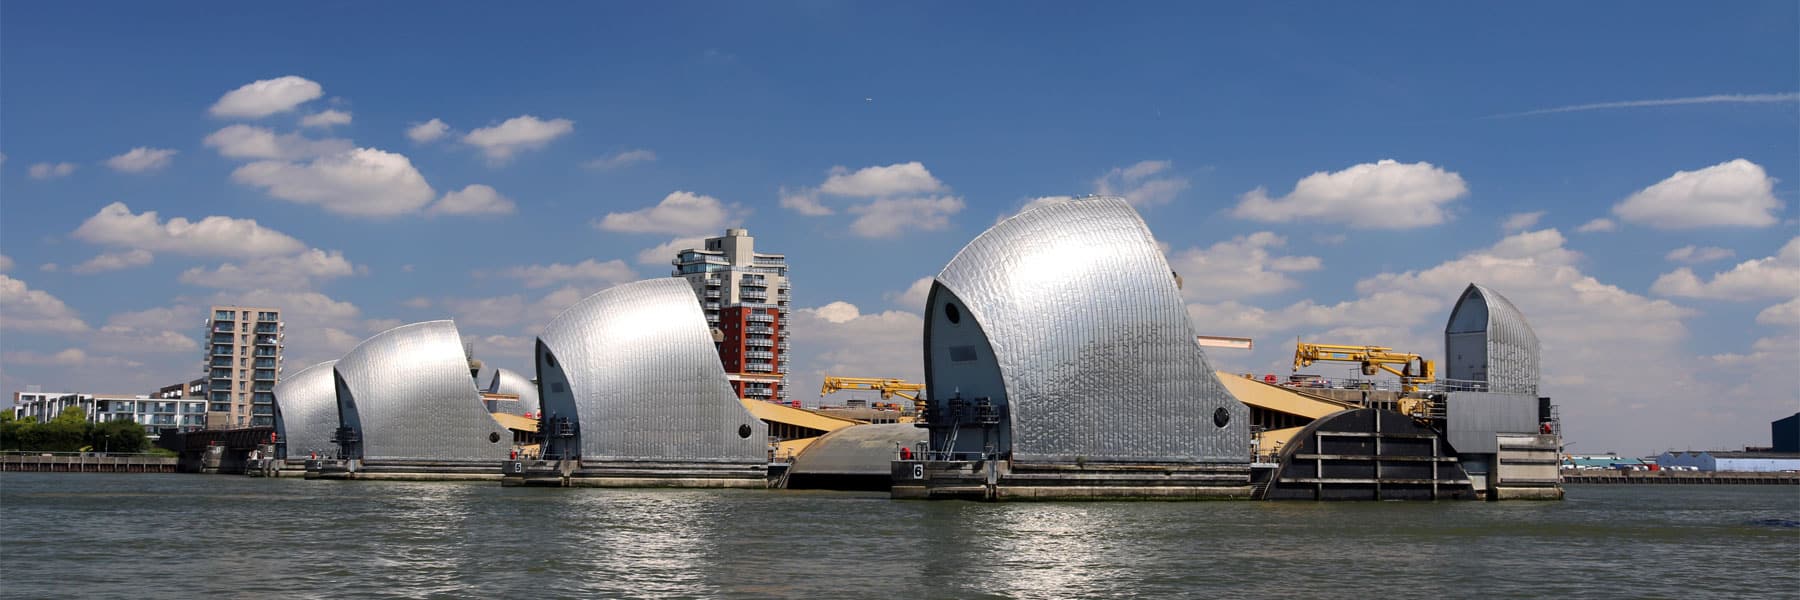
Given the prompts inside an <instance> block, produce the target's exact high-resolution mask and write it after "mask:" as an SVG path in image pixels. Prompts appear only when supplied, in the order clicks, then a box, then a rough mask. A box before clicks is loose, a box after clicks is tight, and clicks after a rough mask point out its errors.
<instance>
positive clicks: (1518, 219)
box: [1500, 210, 1544, 233]
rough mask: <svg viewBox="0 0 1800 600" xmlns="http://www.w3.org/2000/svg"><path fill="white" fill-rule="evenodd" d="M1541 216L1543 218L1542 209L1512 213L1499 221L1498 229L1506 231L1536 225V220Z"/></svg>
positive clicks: (1529, 227) (1522, 229) (1521, 229)
mask: <svg viewBox="0 0 1800 600" xmlns="http://www.w3.org/2000/svg"><path fill="white" fill-rule="evenodd" d="M1542 218H1544V211H1541V210H1537V211H1532V212H1522V213H1513V214H1510V215H1506V219H1505V220H1503V221H1501V222H1500V230H1501V231H1505V232H1507V233H1512V232H1515V231H1524V230H1527V229H1531V228H1533V227H1537V224H1538V220H1539V219H1542Z"/></svg>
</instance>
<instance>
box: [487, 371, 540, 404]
mask: <svg viewBox="0 0 1800 600" xmlns="http://www.w3.org/2000/svg"><path fill="white" fill-rule="evenodd" d="M487 391H488V393H490V394H512V395H515V396H518V397H519V401H518V402H504V403H501V406H502V407H503V410H500V411H498V412H505V413H511V414H515V415H523V414H525V413H532V414H537V411H538V389H537V384H535V383H532V382H531V378H530V377H526V376H524V375H520V374H519V373H518V372H517V371H513V370H511V369H495V370H494V378H493V379H492V380H489V381H488V388H487Z"/></svg>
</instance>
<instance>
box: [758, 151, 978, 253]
mask: <svg viewBox="0 0 1800 600" xmlns="http://www.w3.org/2000/svg"><path fill="white" fill-rule="evenodd" d="M948 189H949V187H948V186H946V185H944V182H942V181H939V180H938V178H937V177H936V176H934V175H932V174H931V171H930V170H929V169H926V168H925V165H924V164H923V163H920V162H918V161H913V162H904V163H894V164H891V165H882V166H873V167H864V168H861V169H857V170H855V171H852V170H850V169H848V168H846V167H843V166H836V167H832V168H831V170H830V171H828V172H827V174H826V178H825V182H824V183H821V184H819V186H818V187H807V188H797V189H789V188H787V187H782V188H781V206H782V208H786V209H788V210H791V211H794V212H796V213H799V214H802V215H806V216H809V217H820V216H825V215H831V214H836V213H837V210H836V209H833V208H832V207H831V206H828V205H826V204H825V202H824V200H823V198H822V197H823V196H835V197H839V198H855V199H860V200H863V201H864V202H863V203H862V204H859V205H856V206H852V207H850V212H851V214H856V215H862V216H861V217H860V218H858V219H856V221H855V222H854V223H852V224H851V231H853V232H855V233H856V234H858V235H861V236H863V237H893V236H895V235H898V234H899V232H900V230H901V229H902V228H904V227H905V224H900V223H878V222H876V220H877V219H880V218H884V217H887V216H902V217H903V216H909V215H911V216H920V217H922V218H924V219H925V226H924V227H920V229H926V230H935V229H943V228H944V227H946V226H948V224H949V219H948V217H949V215H953V214H956V213H957V212H959V211H961V210H962V208H963V203H962V199H961V198H957V197H954V196H947V195H933V194H934V193H937V192H944V191H947V190H948Z"/></svg>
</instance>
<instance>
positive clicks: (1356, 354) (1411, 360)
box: [1294, 342, 1437, 392]
mask: <svg viewBox="0 0 1800 600" xmlns="http://www.w3.org/2000/svg"><path fill="white" fill-rule="evenodd" d="M1322 361H1330V362H1352V363H1360V364H1362V374H1364V375H1374V374H1376V373H1378V372H1380V371H1387V372H1389V373H1393V374H1394V375H1396V376H1398V377H1400V384H1401V386H1402V387H1401V389H1402V390H1404V391H1408V392H1416V391H1419V385H1420V384H1425V383H1431V382H1433V381H1436V380H1437V363H1434V362H1432V361H1431V360H1429V359H1426V358H1425V357H1422V356H1419V355H1417V354H1413V353H1410V352H1395V351H1394V349H1393V348H1388V347H1386V346H1344V345H1338V344H1308V343H1306V342H1294V370H1295V371H1299V370H1300V368H1301V367H1309V366H1312V364H1313V363H1315V362H1322Z"/></svg>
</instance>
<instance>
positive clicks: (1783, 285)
mask: <svg viewBox="0 0 1800 600" xmlns="http://www.w3.org/2000/svg"><path fill="white" fill-rule="evenodd" d="M1650 291H1652V292H1655V293H1657V294H1659V295H1663V296H1679V297H1685V298H1710V299H1714V300H1751V299H1756V298H1791V297H1794V296H1800V237H1797V238H1794V239H1792V240H1789V241H1788V243H1787V244H1786V245H1783V246H1782V247H1781V250H1780V251H1779V252H1776V253H1775V256H1770V257H1767V258H1758V259H1753V260H1747V261H1744V262H1741V263H1738V265H1737V266H1735V267H1732V268H1731V270H1730V271H1724V272H1721V273H1714V274H1713V277H1712V280H1711V281H1701V280H1700V278H1699V277H1698V276H1696V275H1694V271H1693V270H1692V269H1689V268H1687V267H1682V268H1680V269H1676V270H1675V271H1673V272H1670V273H1664V274H1662V276H1661V277H1657V278H1656V282H1655V283H1652V284H1650Z"/></svg>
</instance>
